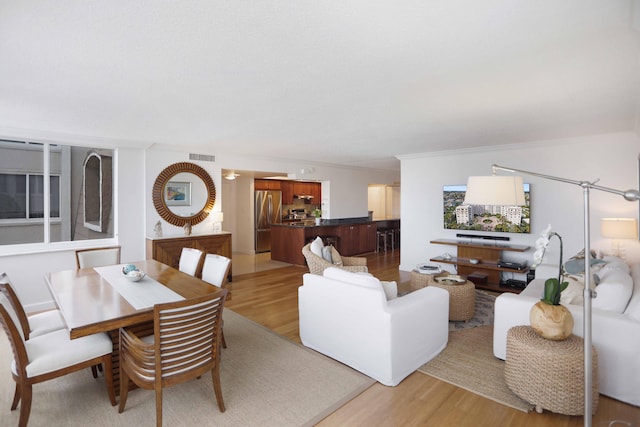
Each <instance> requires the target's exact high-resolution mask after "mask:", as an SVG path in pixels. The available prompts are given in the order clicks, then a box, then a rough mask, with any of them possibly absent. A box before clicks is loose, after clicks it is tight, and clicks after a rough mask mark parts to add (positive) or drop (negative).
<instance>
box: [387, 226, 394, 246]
mask: <svg viewBox="0 0 640 427" xmlns="http://www.w3.org/2000/svg"><path fill="white" fill-rule="evenodd" d="M386 233H387V241H388V243H389V245H390V246H391V250H392V251H395V250H396V232H395V230H394V229H392V228H390V229H388V230H386Z"/></svg>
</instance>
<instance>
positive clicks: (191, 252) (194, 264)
mask: <svg viewBox="0 0 640 427" xmlns="http://www.w3.org/2000/svg"><path fill="white" fill-rule="evenodd" d="M201 259H202V251H201V250H199V249H195V248H182V252H181V253H180V263H179V264H178V270H180V271H182V272H183V273H187V274H189V275H191V276H195V275H196V272H197V271H198V266H199V265H200V260H201Z"/></svg>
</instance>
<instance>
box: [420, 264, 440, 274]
mask: <svg viewBox="0 0 640 427" xmlns="http://www.w3.org/2000/svg"><path fill="white" fill-rule="evenodd" d="M416 271H417V272H418V273H422V274H439V273H441V272H442V269H441V268H440V267H439V266H437V265H429V264H419V265H418V268H417V270H416Z"/></svg>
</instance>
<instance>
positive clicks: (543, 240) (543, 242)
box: [531, 224, 555, 268]
mask: <svg viewBox="0 0 640 427" xmlns="http://www.w3.org/2000/svg"><path fill="white" fill-rule="evenodd" d="M553 234H555V233H552V232H551V224H549V225H548V226H547V228H545V229H544V231H543V232H542V234H541V235H540V237H539V238H538V239H537V240H536V244H535V247H536V251H535V252H534V254H533V264H532V265H531V268H536V267H537V266H539V265H540V264H541V263H542V258H544V253H545V251H546V250H547V246H549V237H550V236H551V235H553Z"/></svg>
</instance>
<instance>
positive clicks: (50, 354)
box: [0, 293, 116, 426]
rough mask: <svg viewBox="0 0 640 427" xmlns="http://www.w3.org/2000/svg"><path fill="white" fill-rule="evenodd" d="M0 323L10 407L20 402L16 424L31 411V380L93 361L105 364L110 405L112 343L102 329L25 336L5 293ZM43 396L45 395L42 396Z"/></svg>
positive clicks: (0, 298) (0, 297)
mask: <svg viewBox="0 0 640 427" xmlns="http://www.w3.org/2000/svg"><path fill="white" fill-rule="evenodd" d="M0 323H1V324H2V326H3V329H4V331H5V333H6V334H7V337H8V338H9V342H10V343H11V349H12V350H13V363H12V366H11V373H12V376H13V380H14V381H15V383H16V389H15V393H14V396H13V402H12V403H11V410H12V411H13V410H15V409H16V408H17V407H18V404H20V420H19V421H18V425H19V426H26V425H27V422H28V421H29V415H30V413H31V401H32V398H33V391H32V388H33V384H37V383H41V382H43V381H47V380H50V379H53V378H58V377H61V376H63V375H67V374H70V373H72V372H76V371H79V370H81V369H84V368H88V367H90V366H94V365H97V364H104V366H105V380H106V381H105V382H106V385H107V393H108V395H109V400H110V401H111V405H115V404H116V397H115V393H114V391H113V376H112V375H111V353H112V352H113V343H112V341H111V338H109V335H107V334H106V333H100V334H94V335H89V336H86V337H82V338H76V339H73V340H72V339H70V338H69V333H68V332H67V331H66V330H62V329H60V330H57V331H53V332H49V333H47V334H44V335H41V336H38V337H35V338H30V339H29V340H25V338H24V336H23V334H22V332H21V331H20V327H19V324H20V321H19V319H18V316H17V313H16V312H15V310H14V309H13V306H12V304H11V303H10V302H9V300H8V299H7V298H6V296H5V294H3V293H0ZM42 397H45V396H42Z"/></svg>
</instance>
